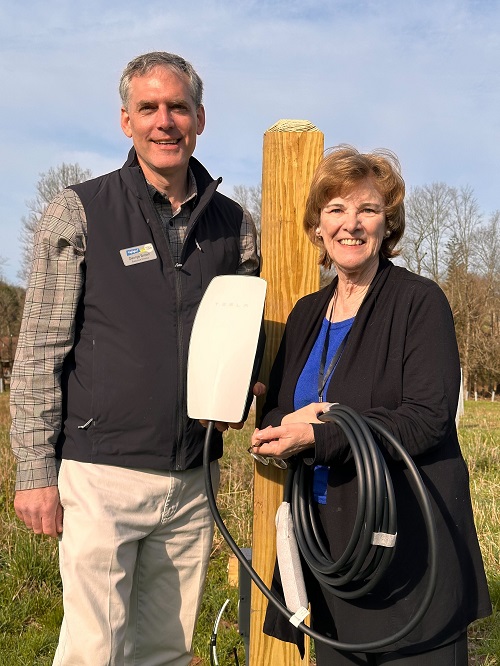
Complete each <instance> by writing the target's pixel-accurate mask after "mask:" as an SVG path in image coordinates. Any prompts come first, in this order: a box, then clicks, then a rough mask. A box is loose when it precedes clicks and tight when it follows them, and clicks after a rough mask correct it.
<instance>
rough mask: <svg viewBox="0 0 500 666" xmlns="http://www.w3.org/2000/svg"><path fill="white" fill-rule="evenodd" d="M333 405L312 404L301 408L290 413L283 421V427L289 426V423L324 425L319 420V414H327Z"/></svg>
mask: <svg viewBox="0 0 500 666" xmlns="http://www.w3.org/2000/svg"><path fill="white" fill-rule="evenodd" d="M331 405H332V403H331V402H311V404H310V405H306V406H305V407H301V408H300V409H297V410H296V411H295V412H290V414H287V415H286V416H284V417H283V418H282V419H281V425H288V424H289V423H322V421H320V420H319V419H318V415H319V414H324V413H325V412H327V411H328V410H329V409H330V407H331Z"/></svg>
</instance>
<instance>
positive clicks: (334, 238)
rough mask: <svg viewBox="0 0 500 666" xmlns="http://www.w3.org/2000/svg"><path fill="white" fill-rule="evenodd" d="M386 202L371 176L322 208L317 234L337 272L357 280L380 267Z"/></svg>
mask: <svg viewBox="0 0 500 666" xmlns="http://www.w3.org/2000/svg"><path fill="white" fill-rule="evenodd" d="M385 230H386V224H385V201H384V199H383V197H382V195H381V194H380V193H379V192H378V190H377V189H376V187H375V185H374V183H373V181H372V180H371V179H370V178H367V179H366V180H363V181H361V182H360V183H359V185H357V186H356V187H355V188H354V189H353V190H352V191H351V192H350V193H349V194H348V195H346V196H345V197H333V199H331V200H330V201H329V202H328V203H327V204H326V205H325V206H324V207H323V208H322V210H321V215H320V223H319V227H318V235H319V236H320V237H321V238H322V239H323V243H324V245H325V249H326V251H327V252H328V255H329V257H330V259H331V260H332V261H333V264H334V266H335V268H336V270H337V272H338V273H344V274H345V275H346V276H348V277H349V278H350V279H351V280H356V278H360V277H362V276H363V275H365V274H366V273H368V272H370V270H371V269H373V268H374V267H376V266H378V261H379V251H380V246H381V245H382V241H383V239H384V233H385Z"/></svg>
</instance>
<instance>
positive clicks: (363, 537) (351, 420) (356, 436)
mask: <svg viewBox="0 0 500 666" xmlns="http://www.w3.org/2000/svg"><path fill="white" fill-rule="evenodd" d="M320 419H321V420H322V421H325V422H333V423H336V424H337V425H338V427H339V428H340V429H341V430H342V431H343V433H344V434H345V436H346V438H347V440H348V442H349V446H350V447H351V450H352V454H353V459H354V463H355V466H356V473H357V477H358V507H357V512H356V518H355V522H354V527H353V531H352V534H351V538H350V539H349V542H348V544H347V546H346V548H345V551H344V553H343V554H342V556H341V557H340V558H339V559H338V560H337V561H333V560H332V559H331V557H330V554H329V550H328V548H327V546H326V544H325V543H324V542H323V540H322V537H321V530H320V528H319V525H318V522H317V518H316V516H315V512H314V503H313V501H312V496H311V495H312V493H311V479H310V476H311V470H310V468H309V467H308V466H307V465H305V464H304V463H302V462H299V463H298V464H297V466H296V467H295V468H294V469H291V470H290V471H289V475H288V478H287V483H286V487H285V501H290V503H291V508H292V516H293V522H294V529H295V533H296V538H297V543H298V546H299V549H300V551H301V553H302V556H303V557H304V559H305V560H306V562H307V564H308V566H309V568H310V570H311V572H312V573H313V575H314V576H315V577H316V578H317V580H318V581H319V582H320V584H321V585H323V586H325V587H327V588H328V590H329V591H330V592H331V593H332V594H335V595H337V596H339V597H342V598H345V599H353V598H357V597H360V596H362V595H364V594H366V593H367V592H369V591H370V590H371V589H372V588H373V587H374V586H375V585H376V584H377V583H378V581H379V580H380V579H381V578H382V576H383V575H384V573H385V571H386V570H387V567H388V565H389V563H390V560H391V558H392V555H393V553H394V548H393V547H386V546H385V545H376V544H375V545H374V544H373V543H372V541H373V537H374V535H382V537H383V536H384V535H388V538H389V539H390V535H396V532H397V524H396V502H395V497H394V491H393V487H392V481H391V479H390V475H389V472H388V469H387V465H386V463H385V460H384V457H383V455H382V453H381V451H380V449H379V447H378V445H377V443H376V441H375V438H374V436H373V433H376V434H378V435H379V436H380V437H381V438H382V440H385V441H386V442H388V443H389V445H390V446H392V447H393V449H394V450H395V451H396V453H397V454H398V455H399V456H400V458H401V459H402V460H403V462H404V464H405V465H406V467H407V469H408V470H409V472H410V475H411V477H412V478H413V481H414V490H415V493H416V495H417V497H418V500H419V503H420V507H421V510H422V515H423V519H424V523H425V525H426V529H427V536H428V544H429V546H428V561H429V565H428V574H427V587H426V591H425V593H424V595H423V597H422V601H421V603H420V606H419V607H418V608H417V610H416V612H415V613H414V615H413V617H412V619H411V620H410V621H409V622H408V623H407V624H406V625H405V626H404V627H402V628H401V629H400V630H399V631H397V632H396V633H394V634H392V635H391V636H387V637H384V638H381V639H379V640H376V641H370V642H366V643H359V644H352V643H342V642H340V641H336V640H334V639H332V638H330V637H328V636H324V635H322V634H320V633H318V632H316V631H314V630H313V629H311V628H310V627H308V626H306V625H305V624H304V623H303V622H301V623H300V624H299V625H298V628H299V629H300V631H302V632H303V633H305V634H307V635H308V636H310V637H311V638H313V639H314V640H318V641H321V642H323V643H326V644H327V645H330V646H331V647H333V648H336V649H337V650H344V651H346V652H370V651H374V650H380V649H381V648H383V647H386V646H387V645H390V644H391V643H395V642H397V641H398V640H400V639H401V638H403V637H404V636H406V635H408V634H409V633H410V631H412V629H413V628H414V627H416V626H417V624H418V623H419V622H420V620H421V619H422V617H423V615H424V614H425V612H426V611H427V609H428V607H429V605H430V603H431V600H432V596H433V594H434V590H435V587H436V578H437V536H436V527H435V522H434V515H433V512H432V507H431V504H430V501H429V497H428V494H427V490H426V488H425V485H424V483H423V481H422V478H421V476H420V474H419V472H418V469H417V467H416V465H415V463H414V462H413V460H412V458H411V456H410V455H409V454H408V453H407V451H406V450H405V448H404V447H403V446H402V444H401V443H400V442H399V441H398V440H397V439H396V438H395V437H394V436H393V435H392V433H391V432H390V431H389V430H387V428H384V427H383V426H382V425H380V424H379V423H377V422H376V421H374V420H372V419H368V418H363V417H362V416H361V415H359V414H358V413H357V412H355V411H354V410H353V409H351V408H350V407H346V406H345V405H332V406H331V407H330V409H329V411H328V412H325V414H323V415H322V416H321V417H320ZM213 426H214V424H213V422H209V424H208V428H207V434H206V437H205V447H204V452H203V464H204V469H205V485H206V491H207V497H208V503H209V507H210V510H211V512H212V514H213V516H214V520H215V523H216V525H217V527H218V528H219V530H220V532H221V534H222V536H223V537H224V539H225V540H226V541H227V543H228V544H229V546H230V548H231V550H232V551H233V553H234V554H235V555H236V557H237V558H238V560H239V562H240V563H241V564H242V566H243V567H244V569H245V570H246V571H247V572H248V574H249V575H250V577H251V579H252V580H253V581H254V583H255V584H256V585H257V587H258V588H259V590H260V591H261V592H262V593H263V594H264V596H265V597H267V599H268V600H269V601H270V602H271V603H272V604H274V605H275V606H276V608H277V609H278V610H279V611H280V612H281V613H282V614H283V615H284V616H285V617H286V618H287V619H290V618H291V617H292V616H293V615H294V613H292V612H291V611H289V610H288V609H287V608H286V606H284V605H283V604H282V603H281V602H280V601H279V600H278V599H277V598H276V597H275V596H274V595H273V594H272V592H271V591H270V590H269V588H268V587H267V586H266V585H265V583H264V582H263V581H262V579H261V578H260V576H259V575H258V574H257V572H256V571H255V570H254V569H253V568H252V567H251V566H250V565H249V564H248V562H247V560H246V558H245V556H244V555H243V553H241V551H240V550H239V548H238V546H237V545H236V543H235V542H234V540H233V538H232V537H231V535H230V533H229V531H228V530H227V528H226V526H225V525H224V522H223V520H222V518H221V516H220V514H219V511H218V509H217V504H216V501H215V498H214V494H213V490H212V481H211V477H210V439H211V435H212V432H213ZM383 540H384V539H383V538H382V541H383ZM375 542H377V539H375ZM396 547H397V546H396Z"/></svg>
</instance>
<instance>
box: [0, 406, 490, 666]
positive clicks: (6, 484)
mask: <svg viewBox="0 0 500 666" xmlns="http://www.w3.org/2000/svg"><path fill="white" fill-rule="evenodd" d="M7 401H8V394H6V393H3V394H0V666H49V665H50V664H51V663H52V655H53V653H54V650H55V646H56V643H57V636H58V629H59V623H60V621H61V617H62V606H61V598H60V597H61V595H60V592H61V590H60V580H59V574H58V568H57V546H56V542H55V541H54V540H52V539H49V538H41V537H35V536H33V535H32V534H31V533H30V532H28V530H26V529H25V528H24V527H23V526H22V525H21V524H20V523H19V521H18V520H17V519H16V517H15V514H14V511H13V509H12V501H13V481H14V462H13V459H12V456H11V454H10V449H9V444H8V427H9V418H8V404H7ZM250 430H251V426H247V427H246V428H245V429H244V430H243V431H233V432H232V433H231V435H230V436H228V437H227V439H226V448H225V455H224V458H223V460H222V476H221V489H220V492H219V497H218V506H219V510H220V511H221V514H222V516H223V518H224V520H225V522H226V524H227V526H228V528H229V530H230V532H231V533H232V535H233V537H234V538H235V540H236V541H237V543H238V544H239V545H240V546H241V547H249V546H250V545H251V516H252V493H251V486H252V463H251V460H250V456H248V455H246V454H244V455H242V452H243V451H245V450H246V448H247V446H248V439H249V432H250ZM460 440H461V443H462V448H463V451H464V455H465V457H466V459H467V462H468V465H469V469H470V472H471V491H472V496H473V502H474V511H475V517H476V524H477V530H478V534H479V539H480V543H481V549H482V552H483V557H484V561H485V567H486V571H487V575H488V583H489V586H490V591H491V596H492V599H493V603H494V607H495V611H494V614H493V615H492V616H491V617H490V618H487V619H485V620H482V621H480V622H477V623H475V624H474V625H473V626H472V627H471V629H470V663H471V664H474V665H479V664H482V665H484V666H494V665H497V666H500V403H498V402H496V403H491V402H477V403H476V402H466V405H465V415H464V417H463V418H462V421H461V426H460ZM228 557H229V549H228V547H227V546H226V544H225V543H224V541H223V539H222V537H221V536H220V534H218V533H217V532H216V535H215V538H214V544H213V551H212V557H211V562H210V569H209V575H208V580H207V587H206V592H205V596H204V602H203V607H202V612H201V617H200V620H199V623H198V629H197V632H196V636H195V655H196V656H195V659H194V660H193V664H195V663H196V664H197V666H209V664H210V660H209V643H210V635H211V632H212V627H213V623H214V621H215V618H216V616H217V614H218V612H219V610H220V608H221V607H222V605H223V603H224V602H225V600H226V599H228V598H229V599H230V603H229V604H228V606H227V608H226V610H225V612H224V614H223V617H222V620H221V623H220V625H219V633H218V639H217V652H218V659H219V664H220V666H234V665H235V663H236V660H235V656H234V650H236V654H237V656H238V661H239V664H240V666H243V664H244V663H245V654H244V646H243V641H242V639H241V637H240V636H239V633H238V628H237V604H238V591H237V589H235V588H231V587H229V586H228V583H227V579H228V577H227V564H228ZM263 666H267V665H265V664H264V665H263Z"/></svg>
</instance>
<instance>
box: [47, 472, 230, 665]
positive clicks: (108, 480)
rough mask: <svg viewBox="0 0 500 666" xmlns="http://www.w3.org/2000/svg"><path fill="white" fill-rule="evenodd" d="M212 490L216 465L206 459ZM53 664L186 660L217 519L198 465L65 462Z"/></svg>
mask: <svg viewBox="0 0 500 666" xmlns="http://www.w3.org/2000/svg"><path fill="white" fill-rule="evenodd" d="M212 478H213V484H214V488H215V489H216V490H217V488H218V484H219V467H218V464H217V463H212ZM59 492H60V496H61V503H62V505H63V507H64V529H63V534H62V536H61V539H60V544H59V556H60V568H61V577H62V581H63V601H64V619H63V624H62V627H61V634H60V637H59V645H58V648H57V652H56V655H55V658H54V662H53V664H54V666H139V665H140V666H167V665H168V666H188V664H189V662H190V660H191V654H190V650H191V643H192V636H193V631H194V626H195V622H196V618H197V615H198V611H199V607H200V601H201V595H202V591H203V585H204V581H205V575H206V570H207V566H208V559H209V555H210V550H211V546H212V537H213V521H212V516H211V513H210V510H209V508H208V504H207V501H206V493H205V485H204V479H203V469H202V468H197V469H194V470H188V471H185V472H157V471H153V470H136V469H127V468H123V467H114V466H111V465H95V464H92V463H80V462H75V461H68V460H65V461H63V463H62V465H61V470H60V474H59Z"/></svg>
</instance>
